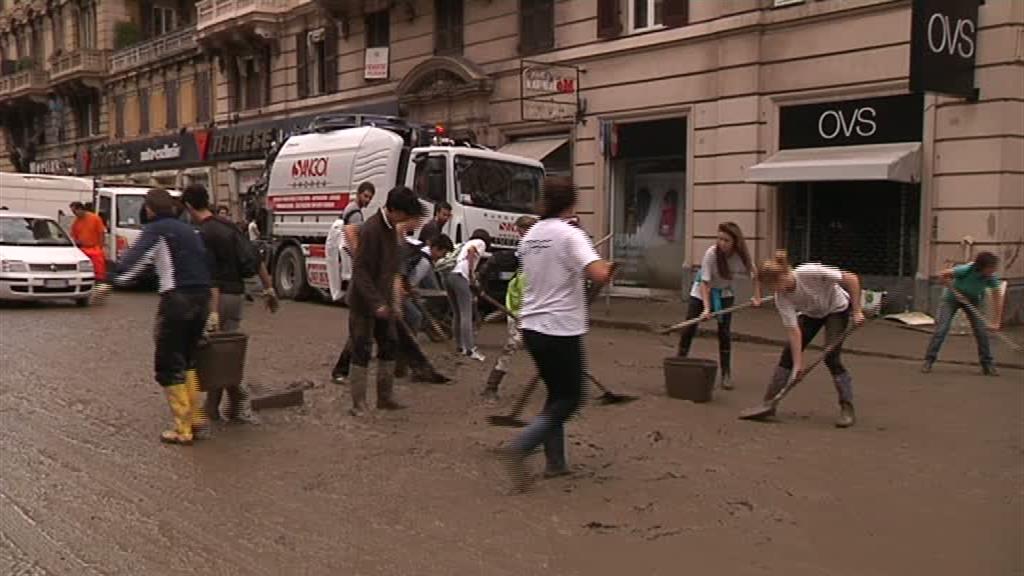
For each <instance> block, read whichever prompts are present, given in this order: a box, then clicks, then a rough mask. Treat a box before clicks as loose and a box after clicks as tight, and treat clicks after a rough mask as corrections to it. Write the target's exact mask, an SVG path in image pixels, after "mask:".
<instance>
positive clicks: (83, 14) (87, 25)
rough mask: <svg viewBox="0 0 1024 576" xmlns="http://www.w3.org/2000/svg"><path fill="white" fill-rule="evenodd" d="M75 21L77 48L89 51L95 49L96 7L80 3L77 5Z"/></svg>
mask: <svg viewBox="0 0 1024 576" xmlns="http://www.w3.org/2000/svg"><path fill="white" fill-rule="evenodd" d="M77 12H78V13H77V14H76V19H77V23H78V34H77V36H76V39H77V41H78V48H85V49H91V48H95V47H96V5H95V4H93V3H92V2H82V3H81V4H79V5H78V10H77Z"/></svg>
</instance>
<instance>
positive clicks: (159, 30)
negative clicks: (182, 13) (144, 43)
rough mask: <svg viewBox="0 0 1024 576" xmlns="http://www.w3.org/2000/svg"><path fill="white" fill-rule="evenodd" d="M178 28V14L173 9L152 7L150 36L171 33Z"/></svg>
mask: <svg viewBox="0 0 1024 576" xmlns="http://www.w3.org/2000/svg"><path fill="white" fill-rule="evenodd" d="M177 27H178V13H177V12H175V10H174V8H165V7H163V6H154V7H153V29H152V30H151V35H152V36H154V37H155V36H160V35H163V34H167V33H168V32H172V31H173V30H174V29H175V28H177Z"/></svg>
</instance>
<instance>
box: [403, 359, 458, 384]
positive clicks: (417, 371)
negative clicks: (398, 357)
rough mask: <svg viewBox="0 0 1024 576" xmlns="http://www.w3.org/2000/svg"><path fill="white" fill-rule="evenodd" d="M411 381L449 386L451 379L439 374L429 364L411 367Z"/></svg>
mask: <svg viewBox="0 0 1024 576" xmlns="http://www.w3.org/2000/svg"><path fill="white" fill-rule="evenodd" d="M412 381H413V382H422V383H424V384H450V383H451V381H452V379H451V378H449V377H447V376H445V375H444V374H441V373H440V372H438V371H437V370H434V367H433V366H431V365H430V363H429V362H425V363H423V364H419V365H415V366H413V367H412Z"/></svg>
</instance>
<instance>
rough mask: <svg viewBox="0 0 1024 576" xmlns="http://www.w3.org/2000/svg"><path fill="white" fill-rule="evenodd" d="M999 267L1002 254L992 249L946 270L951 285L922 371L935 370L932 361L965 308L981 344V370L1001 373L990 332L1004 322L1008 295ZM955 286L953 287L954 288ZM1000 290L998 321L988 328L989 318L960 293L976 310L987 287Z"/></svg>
mask: <svg viewBox="0 0 1024 576" xmlns="http://www.w3.org/2000/svg"><path fill="white" fill-rule="evenodd" d="M998 266H999V257H998V256H996V255H995V254H993V253H991V252H981V253H979V254H978V255H977V256H975V257H974V262H971V263H970V264H962V265H960V266H956V267H955V268H950V269H948V270H943V271H942V274H941V277H942V282H943V284H945V285H946V286H947V289H946V294H945V296H944V297H943V299H942V304H940V305H939V314H938V318H936V320H935V333H934V334H933V335H932V339H931V341H930V342H929V343H928V350H927V352H925V356H924V365H923V366H921V372H924V373H928V372H931V371H932V364H934V363H935V360H936V359H937V358H938V357H939V350H941V349H942V343H943V342H945V341H946V336H947V335H948V334H949V328H950V326H951V325H952V324H953V316H955V315H956V311H957V310H959V309H961V308H963V309H964V313H965V314H967V318H968V319H969V320H970V321H971V329H972V330H973V331H974V339H975V340H976V341H977V343H978V359H979V361H980V363H981V373H982V374H984V375H986V376H998V375H999V373H998V372H997V371H996V367H995V364H994V363H993V359H992V350H991V348H990V347H989V341H988V332H987V330H989V329H991V330H992V331H998V330H999V329H1000V328H1001V327H1002V323H1003V320H1002V319H1003V304H1004V302H1005V297H1004V295H1003V293H1002V292H1001V291H999V287H1000V284H1001V282H1000V280H999V277H998V276H996V268H998ZM950 288H952V289H950ZM986 288H992V289H994V290H996V294H995V298H994V300H995V302H994V303H993V308H994V309H995V310H994V313H995V323H993V324H992V325H991V326H989V327H988V328H986V326H985V321H984V319H982V318H981V317H980V316H978V315H977V314H975V312H974V311H972V310H970V309H969V308H968V306H967V304H965V303H964V302H961V301H960V300H959V298H958V295H959V296H960V297H962V298H964V299H966V300H967V303H969V304H971V305H972V306H973V307H974V309H975V310H977V309H978V307H980V306H981V301H982V299H983V298H984V296H985V289H986Z"/></svg>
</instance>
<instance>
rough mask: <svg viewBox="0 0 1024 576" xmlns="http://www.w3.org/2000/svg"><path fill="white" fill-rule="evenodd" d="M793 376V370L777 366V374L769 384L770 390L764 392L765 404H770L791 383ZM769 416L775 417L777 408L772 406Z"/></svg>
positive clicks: (774, 374)
mask: <svg viewBox="0 0 1024 576" xmlns="http://www.w3.org/2000/svg"><path fill="white" fill-rule="evenodd" d="M792 374H793V371H792V370H789V369H786V368H783V367H782V366H776V367H775V372H774V373H773V374H772V379H771V381H770V382H769V383H768V389H767V390H765V392H764V403H765V404H766V405H767V404H768V403H770V402H771V401H772V400H773V399H774V398H775V396H777V395H778V393H779V392H781V391H782V389H783V388H785V387H786V384H787V383H788V382H789V378H790V376H791V375H792ZM767 416H775V407H774V406H772V410H771V412H769V413H768V414H767Z"/></svg>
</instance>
